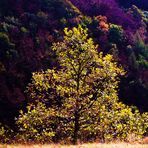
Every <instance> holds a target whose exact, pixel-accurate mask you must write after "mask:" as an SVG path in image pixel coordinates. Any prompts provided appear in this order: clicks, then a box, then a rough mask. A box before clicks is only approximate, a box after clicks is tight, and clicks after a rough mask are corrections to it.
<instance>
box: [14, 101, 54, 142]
mask: <svg viewBox="0 0 148 148" xmlns="http://www.w3.org/2000/svg"><path fill="white" fill-rule="evenodd" d="M54 117H55V115H54V112H53V110H52V109H47V108H46V107H45V105H44V104H42V103H38V104H37V105H30V106H28V107H27V113H23V112H22V111H20V115H19V117H18V120H17V122H16V124H17V125H18V128H19V134H18V135H16V139H18V141H19V142H35V143H36V142H42V143H44V142H50V141H51V140H52V137H53V136H54V135H55V133H54V132H53V129H52V128H53V126H54V125H53V123H54Z"/></svg>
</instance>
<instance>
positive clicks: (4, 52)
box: [0, 32, 17, 60]
mask: <svg viewBox="0 0 148 148" xmlns="http://www.w3.org/2000/svg"><path fill="white" fill-rule="evenodd" d="M14 47H15V45H14V44H13V43H11V42H10V39H9V37H8V35H7V34H5V33H3V32H0V59H1V60H3V59H5V58H10V57H11V56H12V55H13V54H14V53H16V51H15V50H14ZM16 54H17V53H16Z"/></svg>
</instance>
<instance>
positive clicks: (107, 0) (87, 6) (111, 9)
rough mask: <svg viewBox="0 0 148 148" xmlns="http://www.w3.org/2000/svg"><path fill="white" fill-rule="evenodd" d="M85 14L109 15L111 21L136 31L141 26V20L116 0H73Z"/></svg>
mask: <svg viewBox="0 0 148 148" xmlns="http://www.w3.org/2000/svg"><path fill="white" fill-rule="evenodd" d="M71 2H72V3H73V4H74V5H75V6H77V7H78V8H79V9H80V10H81V11H82V12H83V13H84V14H86V15H89V16H97V15H104V16H107V18H108V21H109V22H110V23H114V24H117V25H121V26H122V27H123V28H124V29H126V30H131V29H132V31H135V30H137V28H139V25H140V24H139V22H136V21H135V20H134V18H133V17H132V16H131V15H130V14H127V13H126V12H124V10H123V9H121V8H120V7H119V5H118V4H117V2H116V1H115V0H71Z"/></svg>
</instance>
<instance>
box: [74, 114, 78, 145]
mask: <svg viewBox="0 0 148 148" xmlns="http://www.w3.org/2000/svg"><path fill="white" fill-rule="evenodd" d="M78 131H79V115H78V112H77V111H75V120H74V134H73V144H77V140H78Z"/></svg>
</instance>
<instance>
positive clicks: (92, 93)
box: [18, 26, 141, 144]
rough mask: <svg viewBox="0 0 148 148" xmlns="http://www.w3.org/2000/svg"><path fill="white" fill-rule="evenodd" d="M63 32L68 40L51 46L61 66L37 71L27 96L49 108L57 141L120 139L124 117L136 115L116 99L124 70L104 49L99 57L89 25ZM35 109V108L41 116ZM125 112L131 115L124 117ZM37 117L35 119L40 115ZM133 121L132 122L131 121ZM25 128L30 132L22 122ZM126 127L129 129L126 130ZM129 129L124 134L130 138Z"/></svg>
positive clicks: (22, 120)
mask: <svg viewBox="0 0 148 148" xmlns="http://www.w3.org/2000/svg"><path fill="white" fill-rule="evenodd" d="M64 32H65V36H64V40H63V41H62V42H58V43H54V44H53V47H52V49H53V51H55V52H56V54H57V57H58V62H59V64H60V69H56V68H55V69H52V70H51V69H48V70H46V71H41V72H36V73H33V76H32V82H31V83H30V84H29V85H28V89H27V92H28V94H29V95H30V97H31V98H32V99H35V100H37V102H38V103H37V105H36V106H38V104H39V105H40V102H43V103H44V104H46V106H47V108H48V109H49V110H50V114H51V115H52V121H53V125H52V129H53V131H52V132H54V134H55V135H54V138H55V139H60V140H62V139H63V140H65V139H66V141H68V140H70V141H72V142H73V143H74V144H76V143H77V140H78V139H80V140H82V141H86V140H88V139H91V138H92V137H93V138H94V139H95V138H96V137H99V138H102V139H111V138H115V137H118V136H119V135H120V137H121V135H122V131H124V129H125V127H122V126H121V124H122V122H124V120H125V122H126V123H128V122H129V120H132V118H130V117H131V116H132V117H133V116H134V114H132V112H131V110H130V109H128V108H126V107H125V106H124V105H122V104H120V103H118V95H117V89H118V82H119V76H120V75H123V74H124V71H123V69H122V68H119V67H118V66H117V63H115V62H113V58H112V56H111V55H109V54H108V55H106V56H103V53H99V56H98V52H97V46H96V45H94V42H93V40H92V39H91V38H88V34H87V29H83V28H82V27H81V26H79V27H78V28H75V27H74V28H72V29H71V30H68V29H67V28H65V30H64ZM37 108H38V107H36V111H34V112H36V113H38V114H39V115H40V113H41V112H40V110H39V111H38V110H37ZM123 108H124V110H123V111H122V109H123ZM33 110H34V108H33V109H32V111H33ZM32 111H30V110H28V112H27V113H25V114H21V115H20V117H19V118H18V123H20V124H23V125H24V124H26V123H27V124H28V123H30V120H32V119H33V118H28V117H30V113H32ZM125 114H128V115H131V116H128V115H127V116H126V118H125V116H124V115H125ZM114 115H115V117H114ZM38 117H39V118H40V116H38ZM44 117H46V115H45V114H44ZM48 117H50V115H47V118H48ZM133 118H134V117H133ZM134 119H135V118H134ZM33 120H35V122H36V121H37V120H38V119H37V120H36V119H33ZM41 120H42V119H41ZM44 121H46V120H44ZM44 121H43V122H42V124H43V125H45V126H42V128H41V129H42V130H43V131H44V129H45V128H46V123H47V122H46V123H44ZM132 121H134V122H135V120H132ZM132 121H131V122H130V123H132V124H133V123H134V122H132ZM49 123H50V122H49ZM126 123H125V125H126ZM20 124H19V125H20ZM31 124H32V122H31ZM31 124H29V125H31ZM116 124H117V125H120V126H119V128H116ZM35 125H37V124H35ZM140 125H141V124H140ZM33 126H34V125H33ZM39 126H40V125H39ZM128 127H130V126H128ZM22 128H23V129H24V131H28V130H26V129H25V127H24V126H20V129H22ZM35 128H37V127H36V126H35ZM41 129H40V130H41ZM140 129H141V128H140ZM128 130H129V129H128V128H127V130H126V131H125V132H127V133H128ZM29 131H32V130H29ZM125 132H124V135H123V137H126V134H125ZM130 132H133V130H131V131H130ZM23 133H25V132H23ZM23 133H22V134H23ZM93 138H92V140H94V139H93Z"/></svg>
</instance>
